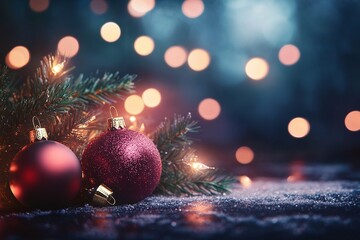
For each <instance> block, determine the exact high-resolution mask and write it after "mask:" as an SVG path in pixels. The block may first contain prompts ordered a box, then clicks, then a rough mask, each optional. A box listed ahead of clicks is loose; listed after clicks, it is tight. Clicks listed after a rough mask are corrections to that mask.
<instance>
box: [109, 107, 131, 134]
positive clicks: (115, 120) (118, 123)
mask: <svg viewBox="0 0 360 240" xmlns="http://www.w3.org/2000/svg"><path fill="white" fill-rule="evenodd" d="M112 109H114V110H115V114H116V116H115V117H114V116H113V114H112V112H111V110H112ZM110 116H111V118H109V119H108V122H107V123H108V130H118V129H124V128H126V124H125V120H124V118H123V117H119V114H118V112H117V110H116V108H115V107H114V106H111V107H110Z"/></svg>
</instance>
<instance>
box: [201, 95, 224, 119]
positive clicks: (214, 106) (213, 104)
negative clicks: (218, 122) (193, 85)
mask: <svg viewBox="0 0 360 240" xmlns="http://www.w3.org/2000/svg"><path fill="white" fill-rule="evenodd" d="M198 111H199V114H200V116H201V117H202V118H203V119H205V120H214V119H216V118H217V117H218V116H219V115H220V112H221V106H220V104H219V103H218V101H216V100H215V99H212V98H206V99H204V100H202V101H201V102H200V104H199V107H198Z"/></svg>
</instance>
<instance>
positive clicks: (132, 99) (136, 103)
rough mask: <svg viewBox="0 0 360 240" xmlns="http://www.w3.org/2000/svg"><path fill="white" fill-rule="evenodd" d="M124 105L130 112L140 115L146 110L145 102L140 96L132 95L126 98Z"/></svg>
mask: <svg viewBox="0 0 360 240" xmlns="http://www.w3.org/2000/svg"><path fill="white" fill-rule="evenodd" d="M124 107H125V110H126V111H127V112H128V113H130V114H132V115H138V114H140V113H141V112H142V111H143V110H144V102H143V100H142V98H141V97H140V96H138V95H131V96H129V97H127V98H126V99H125V102H124Z"/></svg>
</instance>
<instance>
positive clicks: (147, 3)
mask: <svg viewBox="0 0 360 240" xmlns="http://www.w3.org/2000/svg"><path fill="white" fill-rule="evenodd" d="M129 4H130V5H131V8H132V9H133V10H134V11H136V12H138V13H144V14H145V13H147V12H149V11H151V10H152V9H153V8H154V7H155V0H131V1H130V3H129Z"/></svg>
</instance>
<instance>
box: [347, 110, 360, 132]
mask: <svg viewBox="0 0 360 240" xmlns="http://www.w3.org/2000/svg"><path fill="white" fill-rule="evenodd" d="M344 122H345V126H346V128H347V129H348V130H349V131H352V132H356V131H359V130H360V111H352V112H349V113H348V114H347V115H346V117H345V121H344Z"/></svg>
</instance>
